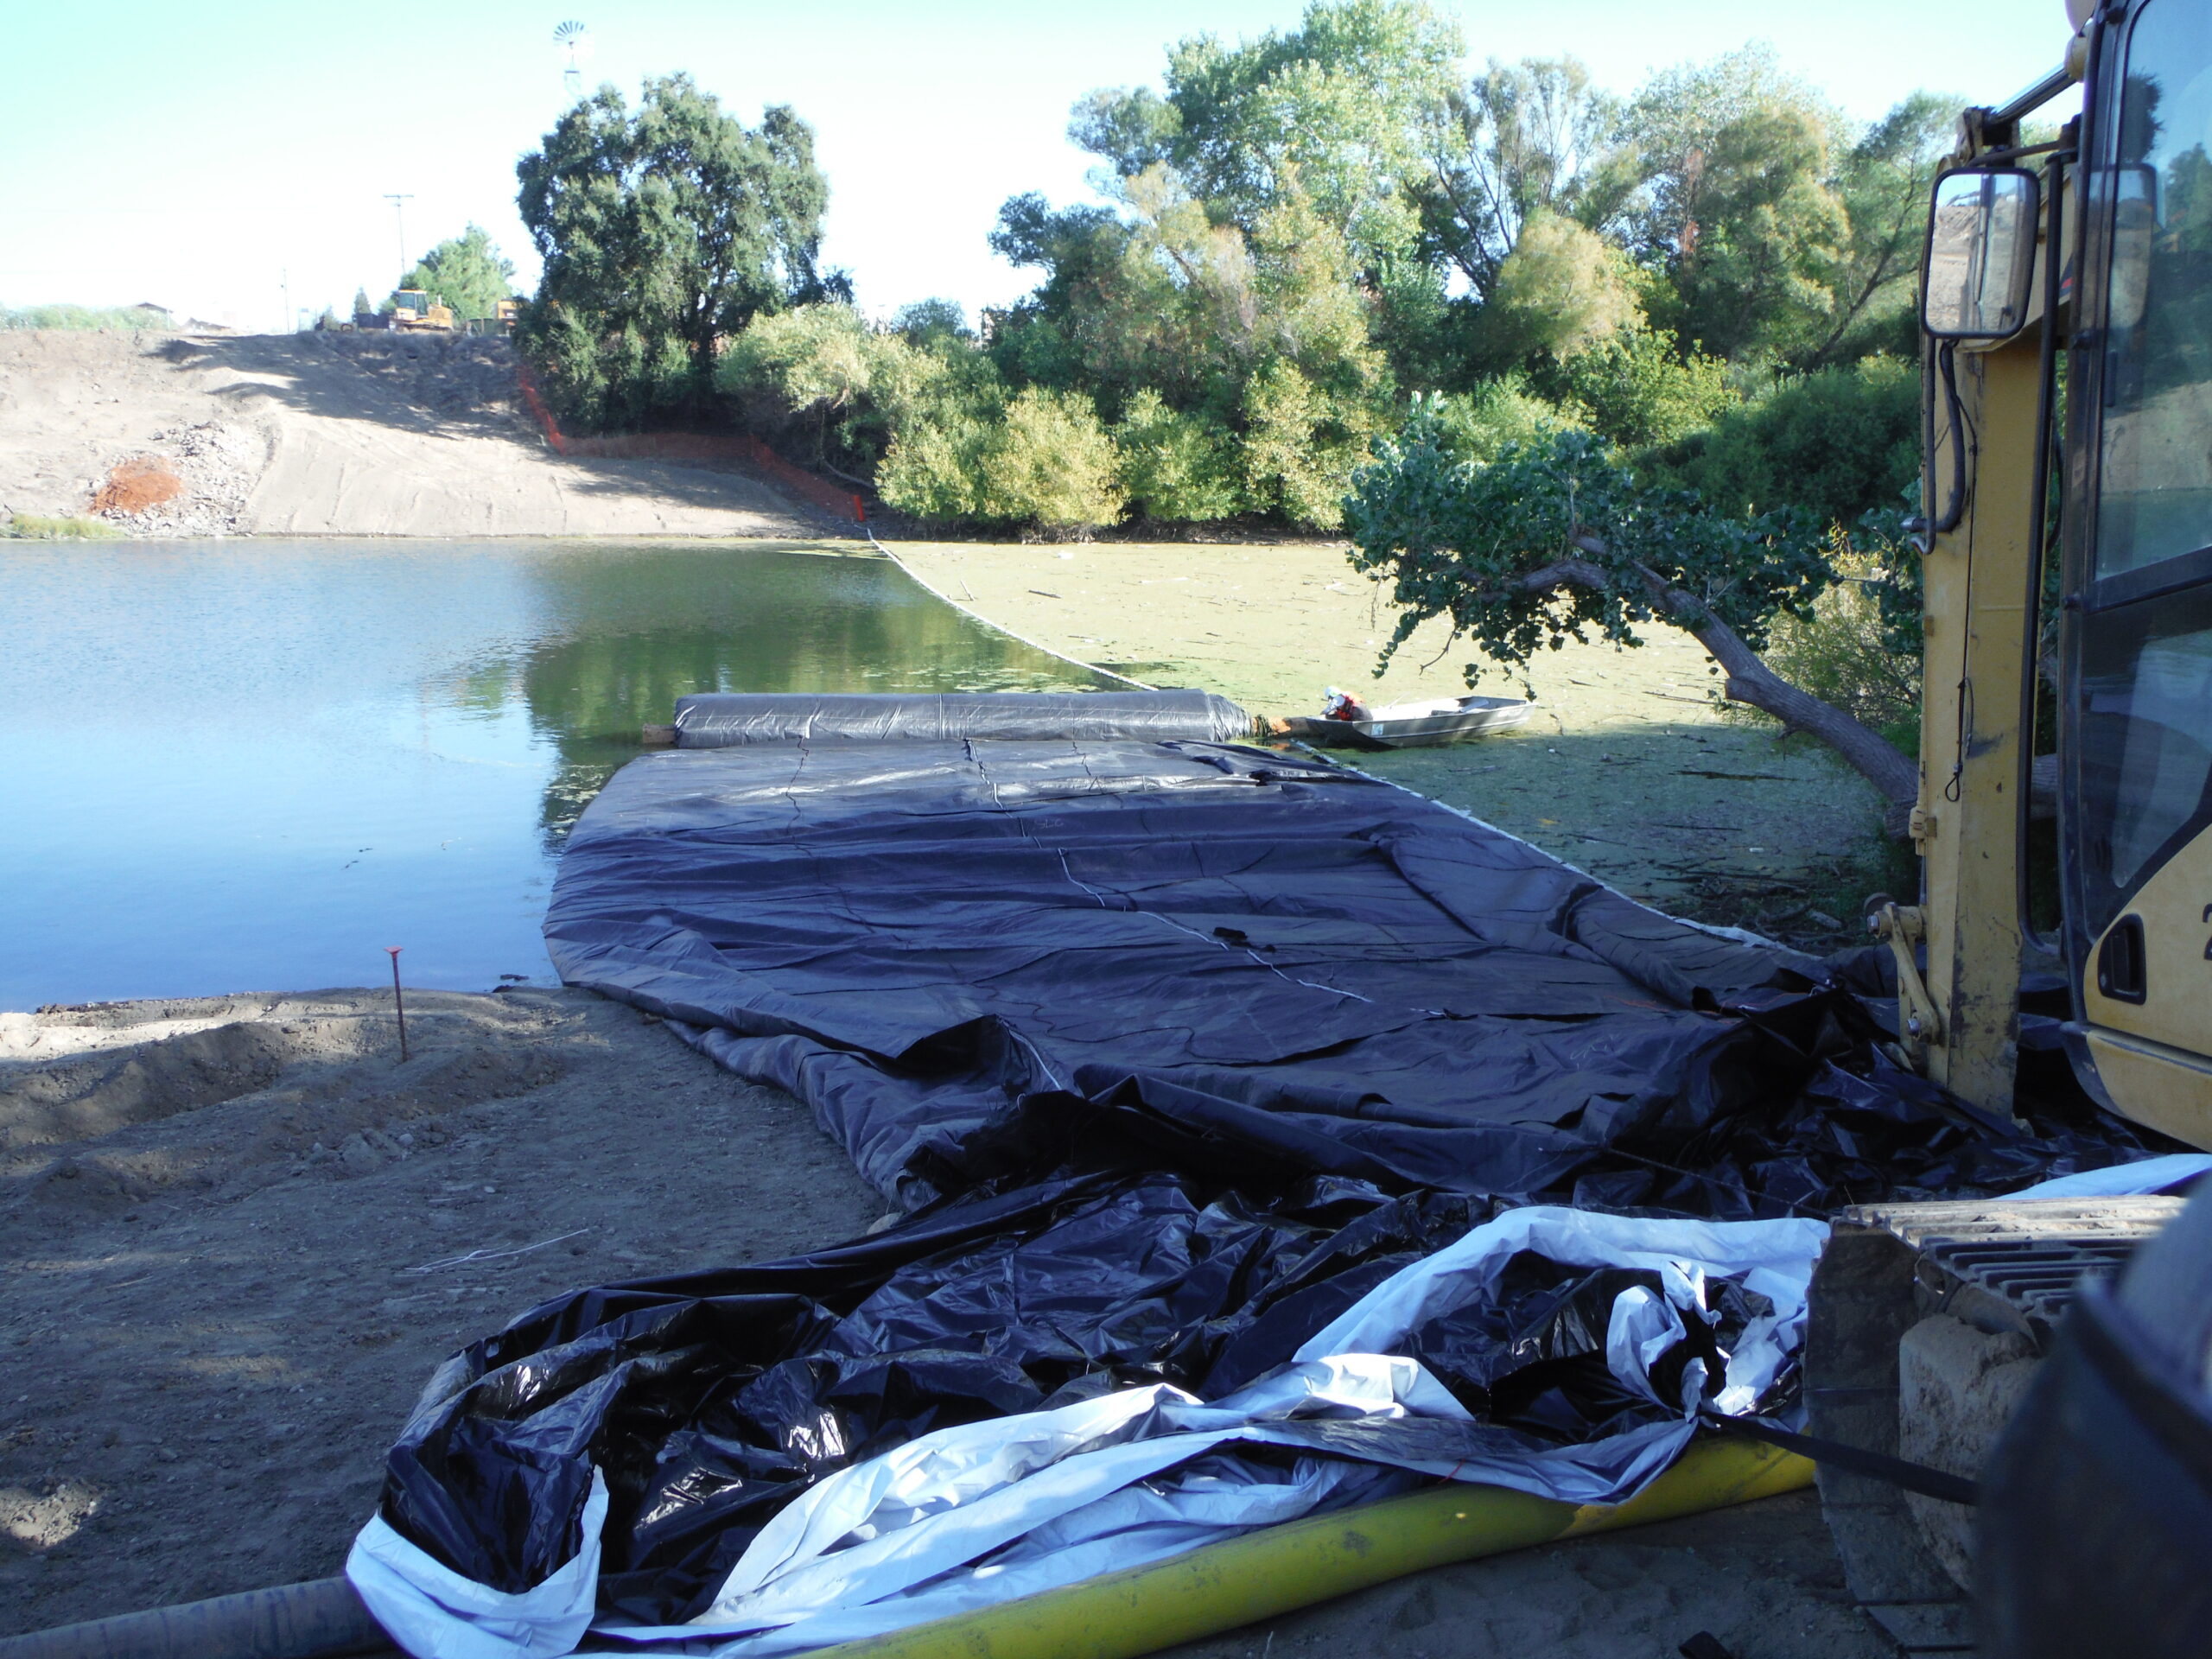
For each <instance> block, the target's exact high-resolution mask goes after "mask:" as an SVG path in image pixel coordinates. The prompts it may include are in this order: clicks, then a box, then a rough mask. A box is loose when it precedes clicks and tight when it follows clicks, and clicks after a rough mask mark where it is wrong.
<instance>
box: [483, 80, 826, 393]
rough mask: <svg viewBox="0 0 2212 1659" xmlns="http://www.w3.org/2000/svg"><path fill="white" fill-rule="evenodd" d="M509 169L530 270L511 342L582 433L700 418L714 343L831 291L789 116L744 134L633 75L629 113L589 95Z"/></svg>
mask: <svg viewBox="0 0 2212 1659" xmlns="http://www.w3.org/2000/svg"><path fill="white" fill-rule="evenodd" d="M515 170H516V175H517V177H518V179H519V180H520V181H521V186H522V188H521V193H520V195H519V197H518V205H519V207H520V208H521V212H522V219H523V223H524V225H525V226H528V227H529V229H530V233H531V239H532V240H533V241H534V242H535V243H536V245H537V251H538V252H539V253H540V254H541V255H542V256H543V258H544V261H545V273H544V277H543V280H542V281H541V282H540V283H539V284H538V289H537V297H536V299H535V300H534V301H533V302H531V304H530V305H529V306H528V307H527V308H525V310H524V316H523V321H522V324H521V327H519V329H518V335H519V337H520V340H521V344H522V346H523V349H524V351H525V352H526V353H529V355H530V356H531V359H533V360H534V361H536V362H537V364H538V365H539V366H540V367H541V369H542V370H543V372H544V373H545V376H546V378H547V381H548V385H549V390H550V391H552V393H553V395H554V397H555V398H556V401H557V402H558V403H559V404H560V405H561V406H562V407H563V410H565V411H566V412H568V413H569V414H570V415H571V416H572V417H574V418H576V419H579V420H581V421H583V422H586V423H590V424H593V425H597V426H634V425H638V424H639V423H644V422H645V421H647V420H649V419H651V418H653V417H655V416H666V415H670V414H683V413H689V412H693V411H696V410H701V409H702V408H703V407H705V406H706V405H707V404H708V403H709V400H710V397H711V394H712V390H713V381H714V366H715V352H716V349H717V346H718V344H719V342H720V341H721V340H723V339H725V338H727V337H728V336H730V335H734V334H736V333H738V331H739V330H741V328H743V327H745V325H746V324H747V322H748V321H751V320H752V319H753V317H754V316H756V315H760V314H761V313H764V312H772V311H777V310H780V309H782V308H784V307H785V306H786V305H789V304H791V303H793V302H798V301H803V300H807V299H815V298H822V297H825V296H829V295H830V294H831V293H832V292H833V291H836V292H842V289H843V286H844V285H843V283H842V278H841V277H824V276H823V273H822V272H821V270H819V268H818V264H817V256H818V251H819V249H820V245H821V237H822V214H823V209H824V208H825V207H827V206H828V203H829V186H828V184H827V182H826V181H824V180H823V175H822V173H821V170H820V169H819V168H817V166H816V165H815V162H814V130H813V129H812V128H811V127H810V126H808V125H807V124H806V123H805V122H804V121H802V120H801V119H799V118H798V116H797V115H796V114H794V113H793V112H792V111H791V110H789V109H788V108H785V107H782V106H777V107H773V108H771V109H770V110H769V111H767V112H766V115H765V116H764V117H763V118H762V120H761V123H760V126H759V127H758V128H748V127H747V126H746V125H745V124H743V123H742V122H741V121H739V120H738V119H737V118H735V117H734V116H731V115H728V114H726V113H725V112H724V111H723V110H722V108H721V104H720V103H719V102H718V101H717V100H716V99H715V98H714V96H713V95H712V94H710V93H708V92H702V91H701V90H700V88H699V87H698V86H696V84H694V83H693V81H692V80H691V79H690V76H688V75H669V76H664V77H661V78H658V79H649V80H647V81H646V82H645V92H644V96H643V98H642V99H641V100H640V102H639V105H638V107H637V109H636V110H635V111H632V110H631V109H630V108H629V106H628V105H626V103H625V102H624V100H623V98H622V95H621V93H620V92H617V91H616V90H615V89H614V88H613V87H612V86H602V87H601V88H600V90H599V91H598V92H596V93H595V94H594V95H593V96H592V97H591V98H589V99H585V100H583V101H582V102H581V103H579V104H577V105H575V107H574V108H572V109H570V110H569V111H568V112H567V113H565V114H564V115H563V116H562V118H561V119H560V121H559V123H558V124H556V126H555V128H554V130H552V131H551V132H550V133H548V134H547V135H546V136H545V140H544V142H543V144H542V145H541V147H540V148H539V149H536V150H533V151H531V153H530V154H529V155H527V156H524V157H523V158H522V160H521V162H519V163H518V165H517V167H516V169H515Z"/></svg>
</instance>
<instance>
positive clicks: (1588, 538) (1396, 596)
mask: <svg viewBox="0 0 2212 1659" xmlns="http://www.w3.org/2000/svg"><path fill="white" fill-rule="evenodd" d="M1344 513H1345V524H1346V529H1347V530H1348V531H1349V532H1350V534H1351V538H1352V543H1353V550H1352V563H1353V565H1354V566H1355V567H1356V568H1357V569H1361V570H1363V571H1365V572H1366V573H1368V575H1370V576H1371V577H1372V578H1373V579H1374V580H1376V582H1383V583H1386V584H1388V585H1389V589H1390V595H1391V598H1392V599H1393V600H1394V601H1395V603H1396V604H1397V605H1398V607H1400V610H1399V618H1398V624H1397V627H1396V629H1395V632H1393V633H1392V635H1391V637H1390V640H1389V644H1388V645H1387V646H1386V647H1385V648H1384V652H1383V657H1384V660H1385V661H1386V662H1387V661H1388V660H1389V655H1390V653H1392V652H1395V651H1396V650H1397V648H1398V647H1399V646H1400V645H1403V644H1404V643H1405V641H1406V640H1407V639H1409V638H1410V637H1411V636H1412V634H1413V632H1414V629H1416V628H1417V627H1419V626H1421V623H1423V622H1425V621H1427V620H1429V619H1430V618H1432V617H1446V618H1448V619H1450V620H1451V623H1452V635H1453V638H1454V639H1460V638H1465V639H1469V640H1471V642H1472V643H1473V644H1474V645H1477V646H1478V647H1479V648H1480V650H1481V651H1482V652H1483V653H1484V655H1485V656H1487V657H1488V658H1491V660H1492V661H1494V662H1498V663H1503V664H1507V665H1509V666H1514V665H1525V664H1528V663H1529V661H1530V660H1531V658H1534V657H1535V653H1536V652H1539V651H1544V650H1552V651H1556V650H1558V649H1560V646H1561V645H1564V644H1565V643H1566V642H1567V640H1569V639H1573V640H1587V639H1590V638H1591V636H1592V634H1593V633H1594V634H1596V635H1598V636H1599V637H1602V638H1604V639H1610V640H1611V641H1612V642H1613V643H1614V644H1616V645H1622V646H1634V645H1639V644H1641V643H1642V641H1641V639H1639V638H1638V636H1637V632H1636V630H1637V628H1638V627H1640V626H1643V625H1645V624H1647V623H1650V622H1654V621H1659V622H1665V623H1668V624H1670V625H1672V626H1675V627H1679V628H1682V629H1685V630H1687V631H1688V632H1690V633H1692V634H1694V635H1695V636H1696V638H1697V640H1698V642H1699V643H1700V645H1704V646H1705V648H1706V649H1707V651H1708V652H1711V653H1712V655H1713V659H1714V660H1715V661H1716V662H1717V663H1718V664H1719V665H1720V668H1721V670H1722V671H1724V672H1725V673H1726V676H1727V678H1726V683H1725V690H1726V695H1727V696H1729V697H1731V698H1732V699H1734V700H1736V701H1738V702H1745V703H1748V704H1750V705H1751V706H1752V707H1754V708H1758V709H1764V711H1765V712H1767V713H1768V714H1770V715H1774V716H1775V717H1776V718H1777V719H1779V720H1781V721H1783V722H1784V723H1785V724H1788V725H1790V726H1794V727H1796V728H1800V729H1802V730H1805V731H1808V732H1810V733H1812V734H1814V735H1815V736H1816V737H1819V738H1821V740H1822V741H1825V742H1827V744H1829V745H1830V746H1831V747H1834V749H1835V750H1836V751H1837V753H1840V755H1842V757H1843V758H1844V759H1845V760H1847V761H1849V762H1850V763H1851V764H1852V765H1853V766H1854V767H1856V768H1857V769H1858V770H1859V772H1860V773H1861V774H1862V775H1864V776H1865V777H1866V778H1867V779H1869V780H1870V781H1871V782H1872V783H1873V784H1874V785H1875V786H1876V787H1877V788H1878V789H1879V790H1880V791H1882V793H1883V794H1884V795H1885V797H1886V798H1888V800H1889V802H1890V804H1891V809H1892V817H1900V816H1901V814H1902V812H1903V810H1904V809H1905V808H1906V807H1908V806H1910V804H1911V802H1912V800H1913V798H1915V796H1916V794H1917V792H1918V789H1919V770H1918V768H1917V766H1916V765H1915V764H1914V763H1913V762H1912V761H1911V760H1909V759H1907V758H1906V757H1905V756H1904V754H1902V753H1898V751H1897V749H1896V748H1895V747H1892V746H1891V744H1890V742H1889V741H1887V740H1886V739H1885V738H1884V737H1883V736H1882V735H1881V734H1879V733H1878V732H1875V731H1874V730H1872V728H1869V727H1867V726H1866V725H1864V724H1863V723H1861V722H1860V721H1859V720H1858V719H1857V718H1856V717H1854V716H1853V715H1851V714H1850V713H1848V712H1847V711H1846V710H1844V709H1837V708H1835V707H1834V706H1833V705H1831V704H1828V703H1826V702H1821V700H1820V699H1818V698H1816V697H1814V696H1811V695H1810V694H1808V693H1807V692H1805V691H1804V690H1800V689H1799V688H1797V687H1796V686H1793V685H1791V684H1789V683H1787V682H1785V681H1783V679H1782V678H1781V677H1779V676H1778V675H1777V674H1776V673H1775V672H1774V671H1772V670H1770V668H1768V667H1767V666H1766V664H1764V663H1763V662H1761V661H1760V659H1759V658H1758V650H1759V648H1760V647H1761V646H1762V645H1764V644H1765V642H1766V635H1767V631H1768V629H1769V628H1770V626H1772V624H1773V623H1774V621H1775V620H1776V619H1777V617H1800V618H1802V617H1803V616H1805V615H1807V614H1808V613H1809V612H1810V610H1811V608H1812V606H1813V603H1814V601H1815V600H1817V599H1818V598H1819V597H1820V595H1821V593H1822V592H1823V591H1825V590H1826V589H1827V588H1828V587H1829V586H1830V585H1831V584H1832V583H1834V581H1835V580H1836V578H1837V575H1838V569H1837V564H1836V558H1837V556H1838V554H1839V552H1840V551H1843V550H1842V549H1840V548H1839V547H1838V545H1837V543H1836V542H1835V539H1834V537H1833V535H1832V534H1831V533H1830V532H1829V531H1827V529H1826V528H1825V527H1823V526H1821V525H1820V524H1818V523H1817V522H1816V521H1815V519H1814V518H1812V516H1811V515H1810V514H1808V513H1804V512H1799V511H1797V510H1796V509H1794V508H1784V509H1781V510H1778V511H1774V512H1764V513H1758V514H1740V513H1733V512H1717V511H1714V510H1713V509H1712V508H1709V507H1708V506H1707V505H1706V504H1705V502H1704V501H1703V500H1702V499H1700V498H1699V497H1698V496H1697V495H1696V494H1695V493H1688V492H1681V491H1673V490H1668V489H1664V488H1657V487H1654V486H1651V485H1649V484H1648V483H1646V482H1645V481H1644V480H1642V479H1640V478H1638V477H1637V475H1636V474H1634V473H1633V472H1632V471H1630V469H1629V468H1627V467H1624V466H1623V465H1622V464H1621V463H1620V462H1619V461H1618V460H1616V459H1615V458H1614V456H1613V455H1612V454H1611V452H1610V451H1609V450H1608V448H1607V447H1606V445H1605V442H1603V440H1601V439H1599V438H1598V437H1596V436H1594V435H1592V434H1589V433H1586V432H1576V431H1558V432H1552V433H1548V434H1546V435H1542V436H1541V437H1539V438H1537V439H1536V440H1535V441H1534V442H1529V443H1528V444H1525V445H1509V446H1508V447H1507V448H1504V449H1503V450H1502V451H1501V452H1500V453H1499V454H1498V455H1497V458H1496V459H1495V460H1493V461H1491V462H1490V463H1489V464H1488V465H1486V466H1483V465H1474V464H1471V463H1469V462H1466V461H1462V460H1460V459H1459V457H1458V456H1457V455H1455V454H1453V453H1452V445H1451V443H1450V442H1449V441H1448V436H1447V434H1446V431H1445V430H1444V429H1443V423H1442V421H1441V420H1440V411H1439V410H1436V409H1435V408H1434V407H1433V404H1430V403H1429V402H1428V401H1427V400H1425V399H1424V400H1422V401H1421V403H1420V404H1416V405H1415V407H1414V414H1413V417H1412V418H1411V420H1410V421H1409V422H1408V424H1407V426H1406V429H1405V431H1404V432H1403V434H1402V435H1401V436H1400V437H1399V438H1397V439H1396V440H1395V441H1391V442H1384V443H1383V444H1380V445H1378V446H1377V447H1376V459H1375V461H1373V462H1372V464H1370V465H1369V466H1367V467H1363V468H1362V469H1361V471H1360V472H1359V474H1357V477H1356V478H1355V479H1354V480H1353V486H1352V493H1351V499H1348V500H1347V501H1346V502H1345V504H1344ZM1481 671H1482V669H1481V664H1478V663H1470V664H1468V665H1467V669H1466V677H1467V680H1468V683H1470V684H1472V683H1475V681H1476V680H1477V678H1478V676H1479V675H1480V673H1481Z"/></svg>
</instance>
